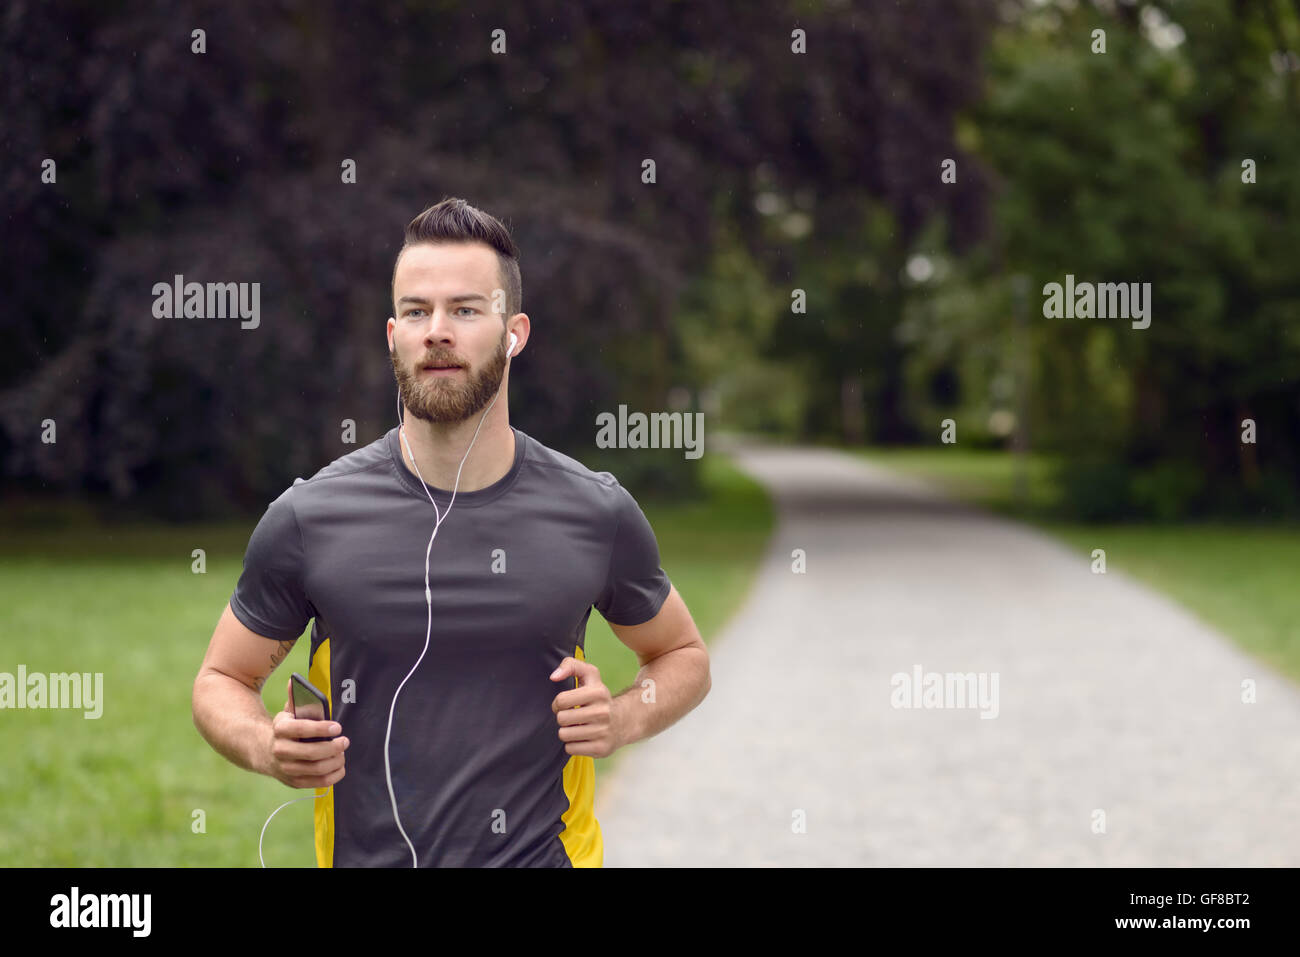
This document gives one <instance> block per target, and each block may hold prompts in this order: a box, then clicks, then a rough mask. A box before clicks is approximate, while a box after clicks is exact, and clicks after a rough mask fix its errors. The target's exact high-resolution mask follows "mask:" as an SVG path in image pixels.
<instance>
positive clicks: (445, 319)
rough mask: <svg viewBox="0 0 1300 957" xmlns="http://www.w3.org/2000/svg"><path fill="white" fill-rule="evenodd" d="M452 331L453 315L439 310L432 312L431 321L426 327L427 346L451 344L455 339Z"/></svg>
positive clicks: (425, 339) (425, 338)
mask: <svg viewBox="0 0 1300 957" xmlns="http://www.w3.org/2000/svg"><path fill="white" fill-rule="evenodd" d="M452 329H453V326H452V322H451V315H450V314H449V313H447V312H446V311H444V310H442V309H439V308H435V309H433V310H431V311H430V313H429V321H428V323H426V324H425V327H424V341H425V344H426V345H432V344H434V343H444V344H447V343H451V342H452V341H453V340H454V339H455V336H454V335H453V333H452Z"/></svg>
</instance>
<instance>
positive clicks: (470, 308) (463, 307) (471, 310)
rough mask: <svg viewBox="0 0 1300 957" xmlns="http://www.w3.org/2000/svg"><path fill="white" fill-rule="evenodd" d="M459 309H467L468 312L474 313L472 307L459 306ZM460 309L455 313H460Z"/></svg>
mask: <svg viewBox="0 0 1300 957" xmlns="http://www.w3.org/2000/svg"><path fill="white" fill-rule="evenodd" d="M460 309H468V310H469V311H470V312H473V311H474V307H473V306H461V307H460ZM460 309H457V310H456V311H457V312H460Z"/></svg>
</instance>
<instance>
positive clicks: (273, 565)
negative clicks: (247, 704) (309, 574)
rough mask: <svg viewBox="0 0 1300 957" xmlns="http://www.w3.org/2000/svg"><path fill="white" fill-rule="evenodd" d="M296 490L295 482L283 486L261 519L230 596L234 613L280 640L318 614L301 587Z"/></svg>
mask: <svg viewBox="0 0 1300 957" xmlns="http://www.w3.org/2000/svg"><path fill="white" fill-rule="evenodd" d="M292 493H293V487H292V486H290V487H289V488H287V489H285V490H284V492H283V493H281V495H280V497H279V498H277V499H276V500H275V501H274V502H272V503H271V504H270V506H268V508H267V510H266V514H264V515H263V516H262V518H261V521H259V522H258V523H257V528H255V529H254V530H253V535H252V537H251V538H249V540H248V549H247V550H246V551H245V552H244V570H243V572H242V573H241V574H240V576H239V581H238V583H237V584H236V585H235V592H234V594H233V595H231V596H230V610H231V611H233V612H234V613H235V617H236V618H238V619H239V620H240V621H241V622H243V623H244V625H245V626H246V627H247V628H248V629H249V630H250V631H253V632H256V633H257V634H259V635H263V636H265V637H267V638H273V639H275V640H277V641H284V640H287V639H292V638H297V637H298V636H299V635H301V634H302V632H303V629H304V628H306V627H307V622H309V621H310V620H311V619H312V618H313V617H314V615H315V611H314V609H313V608H312V606H311V602H310V601H309V600H308V598H307V593H306V590H305V589H304V587H303V557H304V556H303V544H302V532H301V531H300V529H299V528H298V518H297V515H296V513H295V512H294V508H293V498H292Z"/></svg>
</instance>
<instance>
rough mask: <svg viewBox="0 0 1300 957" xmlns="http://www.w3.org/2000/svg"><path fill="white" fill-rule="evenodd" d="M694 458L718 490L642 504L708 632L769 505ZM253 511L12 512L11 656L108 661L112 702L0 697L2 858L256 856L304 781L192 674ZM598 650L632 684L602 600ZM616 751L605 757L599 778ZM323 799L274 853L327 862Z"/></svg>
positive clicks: (726, 610)
mask: <svg viewBox="0 0 1300 957" xmlns="http://www.w3.org/2000/svg"><path fill="white" fill-rule="evenodd" d="M700 465H701V468H703V469H704V476H705V482H706V486H707V488H708V490H709V501H708V502H707V503H700V504H690V505H672V506H656V505H653V504H644V509H645V512H646V515H647V517H648V518H649V519H650V522H651V524H652V525H653V527H654V529H655V532H656V535H657V537H658V539H659V544H660V552H661V561H662V564H663V567H664V569H665V570H666V571H667V572H668V574H669V576H670V577H671V578H672V579H673V583H674V584H675V585H676V586H677V590H678V591H679V592H680V593H681V594H682V596H683V597H684V598H685V600H686V602H687V604H688V606H689V607H690V609H691V612H692V613H693V615H694V617H695V620H696V623H697V624H698V625H699V627H700V630H701V632H702V633H703V634H704V637H705V639H706V640H708V639H709V638H710V637H711V636H712V635H713V634H714V633H715V632H716V630H717V629H718V628H719V626H720V625H721V624H723V622H725V620H726V619H727V617H728V616H729V615H730V614H731V612H732V611H734V610H735V609H736V607H737V606H738V605H739V604H740V602H741V601H742V600H743V598H744V597H745V594H746V592H747V591H748V588H749V585H750V583H751V581H752V579H753V576H754V573H755V572H756V570H757V567H758V563H759V561H760V559H761V556H762V553H763V550H764V548H765V547H766V544H767V541H768V537H769V534H770V532H771V527H772V513H771V508H770V505H769V503H768V500H767V498H766V496H765V495H764V493H763V492H762V491H761V489H759V488H758V486H756V485H755V484H754V483H752V482H751V481H749V480H748V479H746V478H744V477H743V476H742V475H740V473H738V472H736V471H735V470H734V469H733V468H731V467H730V466H729V465H728V464H727V463H726V461H725V460H724V459H723V458H722V457H720V456H716V455H715V456H704V457H703V458H702V459H700ZM256 522H257V517H256V516H255V517H253V518H251V519H250V520H248V521H247V522H242V523H235V524H222V525H189V526H167V525H158V526H138V525H133V526H129V527H104V526H98V525H92V524H89V523H87V522H86V521H84V520H82V519H74V520H71V521H69V522H67V523H66V524H62V525H60V524H59V523H57V522H56V523H54V524H53V525H50V524H48V523H47V524H43V525H41V526H39V527H30V525H29V526H28V527H20V526H19V525H17V524H14V523H10V524H9V525H8V526H7V528H6V531H5V534H4V535H3V537H2V538H0V607H3V608H4V610H5V618H4V621H5V628H4V637H3V644H2V645H0V647H2V648H3V650H4V654H3V656H2V657H0V671H6V672H9V673H11V674H12V673H16V672H17V668H18V665H19V664H20V663H21V664H23V665H26V667H27V671H28V673H37V672H43V673H50V672H64V671H67V670H69V668H70V667H74V666H75V668H76V669H77V670H78V671H83V672H91V673H94V672H103V673H104V674H105V676H106V677H105V685H106V687H105V689H104V695H105V698H106V699H107V700H106V703H105V705H104V712H103V716H102V717H100V718H99V719H97V720H90V719H86V718H85V717H83V715H82V712H81V711H67V710H65V711H55V710H48V709H39V710H37V709H31V710H8V709H6V710H4V711H0V753H3V754H4V773H3V775H0V821H2V822H3V824H2V825H0V866H6V867H14V866H33V867H46V866H94V867H170V866H204V867H247V866H251V867H256V866H258V860H257V839H258V835H259V833H260V831H261V829H262V825H263V823H264V822H265V820H266V818H267V816H268V815H269V814H270V813H271V811H273V810H274V809H275V808H276V807H278V806H279V805H280V804H282V803H283V802H284V801H287V800H289V799H290V798H292V797H300V796H304V795H305V794H306V793H307V792H302V791H294V790H291V789H289V788H286V787H285V786H284V785H282V784H280V783H279V782H278V781H275V780H272V779H271V778H267V777H263V776H260V775H254V774H250V773H249V772H246V771H242V770H240V769H238V768H236V767H234V766H233V765H231V764H229V763H228V762H227V761H225V759H223V758H222V757H220V756H219V755H217V754H216V753H215V752H214V751H213V750H212V749H211V748H210V747H209V746H208V744H207V743H206V742H205V741H204V740H203V739H202V738H201V737H200V736H199V734H198V732H197V730H195V728H194V725H193V720H192V718H191V714H190V691H191V686H192V684H193V681H194V675H195V673H196V672H197V670H198V666H199V662H200V661H201V660H202V657H203V653H204V650H205V649H206V648H207V644H208V640H209V638H210V637H211V635H212V629H213V627H214V626H215V624H216V621H217V618H218V617H219V616H220V613H221V610H222V608H223V607H224V606H225V604H226V601H227V600H228V598H229V597H230V593H231V591H232V590H233V589H234V585H235V582H236V580H237V579H238V577H239V571H240V567H241V560H242V557H243V552H244V547H245V546H246V544H247V541H248V535H249V534H250V533H251V532H252V530H253V526H254V525H255V524H256ZM195 548H203V549H204V550H205V552H206V563H207V568H206V572H205V574H201V575H198V574H194V573H193V572H192V571H191V561H192V559H191V551H192V550H193V549H195ZM307 646H308V642H307V641H305V640H301V641H299V642H298V644H297V645H296V646H295V647H294V650H293V651H292V653H291V654H290V655H289V657H288V659H286V660H285V661H284V662H283V663H282V664H281V665H280V667H279V668H278V669H277V670H276V672H275V676H274V677H273V678H272V679H271V680H270V681H268V682H267V690H266V692H265V693H264V695H263V700H264V701H265V703H266V705H267V708H268V710H270V711H279V710H280V709H281V708H283V706H284V680H285V678H286V677H287V675H288V674H289V673H290V672H292V671H299V672H301V673H303V674H306V673H307V650H308V648H307ZM586 649H587V657H588V658H589V660H591V661H593V662H594V663H595V664H596V665H598V666H599V667H600V669H601V677H602V679H603V680H604V682H605V684H606V685H608V686H609V687H610V689H611V690H612V691H613V692H614V693H617V692H619V691H621V690H622V689H623V688H625V687H627V686H628V685H630V684H632V681H633V679H634V678H635V675H636V671H637V663H636V658H635V656H634V655H633V654H632V652H631V651H629V650H628V649H627V648H626V647H624V646H623V645H622V644H621V643H619V642H618V640H617V639H616V638H615V637H614V636H613V632H611V631H610V629H609V627H608V625H606V624H605V622H604V621H603V619H601V618H600V616H599V613H595V612H593V614H592V616H591V620H590V622H589V624H588V631H587V644H586ZM70 663H75V665H71V664H70ZM688 720H689V716H688ZM621 753H622V752H620V754H621ZM618 758H619V754H616V755H614V756H613V757H612V758H610V759H607V760H603V761H597V762H596V767H597V776H598V778H599V776H600V774H602V773H604V772H606V771H607V770H608V767H609V766H610V765H611V763H613V762H616V761H617V760H618ZM597 786H598V787H599V784H598V785H597ZM311 807H312V805H311V802H310V801H303V802H301V803H299V804H295V805H293V806H291V807H288V808H285V809H284V810H283V811H281V812H280V813H279V814H277V815H276V817H275V820H274V821H272V822H271V825H270V827H269V828H268V829H267V834H266V841H265V848H264V851H265V856H266V863H267V865H268V866H271V867H277V866H278V867H285V866H300V867H312V866H315V857H314V855H313V852H312V844H311V828H312V825H311V814H312V811H311ZM198 812H202V815H201V816H202V822H203V831H202V833H196V832H195V829H194V828H195V826H196V825H195V822H196V820H197V819H198V817H199V813H198Z"/></svg>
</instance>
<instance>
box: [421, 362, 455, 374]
mask: <svg viewBox="0 0 1300 957" xmlns="http://www.w3.org/2000/svg"><path fill="white" fill-rule="evenodd" d="M460 370H461V366H458V365H453V364H449V363H447V364H444V363H437V362H435V363H433V364H432V365H426V366H424V367H423V368H422V370H421V371H423V372H427V373H429V374H430V375H442V376H446V375H455V374H456V373H457V372H459V371H460Z"/></svg>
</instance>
